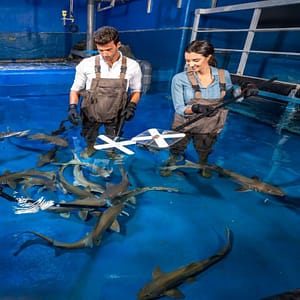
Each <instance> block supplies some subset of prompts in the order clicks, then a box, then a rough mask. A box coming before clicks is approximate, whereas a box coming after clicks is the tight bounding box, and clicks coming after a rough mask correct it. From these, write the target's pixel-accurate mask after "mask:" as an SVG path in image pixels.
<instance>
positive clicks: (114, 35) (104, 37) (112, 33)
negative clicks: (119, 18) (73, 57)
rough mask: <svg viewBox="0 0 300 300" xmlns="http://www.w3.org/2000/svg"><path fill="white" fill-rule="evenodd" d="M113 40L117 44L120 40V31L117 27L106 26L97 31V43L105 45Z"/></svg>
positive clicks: (95, 37)
mask: <svg viewBox="0 0 300 300" xmlns="http://www.w3.org/2000/svg"><path fill="white" fill-rule="evenodd" d="M111 41H113V42H114V44H115V45H117V43H118V42H119V41H120V40H119V32H118V31H117V30H116V29H115V28H113V27H110V26H104V27H101V28H99V29H98V30H97V31H95V33H94V42H95V44H96V45H105V44H108V43H110V42H111Z"/></svg>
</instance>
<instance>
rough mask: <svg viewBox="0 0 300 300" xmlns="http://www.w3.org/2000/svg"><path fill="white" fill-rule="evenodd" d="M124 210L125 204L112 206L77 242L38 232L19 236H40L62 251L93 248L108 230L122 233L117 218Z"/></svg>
mask: <svg viewBox="0 0 300 300" xmlns="http://www.w3.org/2000/svg"><path fill="white" fill-rule="evenodd" d="M123 208H124V205H123V204H118V205H112V206H110V207H109V208H107V209H106V210H105V211H104V212H103V213H102V214H101V215H100V216H99V217H98V221H97V223H96V224H95V225H94V228H93V230H92V231H90V232H89V233H88V234H87V235H86V236H85V237H84V238H82V239H80V240H78V241H75V242H70V243H67V242H60V241H57V240H55V239H52V238H50V237H48V236H46V235H44V234H42V233H39V232H36V231H30V230H29V231H24V232H21V233H19V234H17V236H19V235H21V234H25V233H30V234H33V235H36V236H38V237H39V238H41V239H42V240H44V241H46V242H48V243H49V244H50V245H51V246H53V247H57V248H62V249H80V248H85V247H90V248H92V247H93V246H98V245H100V243H101V240H102V236H103V234H104V232H105V231H106V230H107V229H109V228H110V229H112V230H114V231H116V232H120V226H119V223H118V221H117V217H118V215H119V214H121V212H122V210H123Z"/></svg>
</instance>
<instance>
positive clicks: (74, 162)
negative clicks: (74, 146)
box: [52, 151, 113, 178]
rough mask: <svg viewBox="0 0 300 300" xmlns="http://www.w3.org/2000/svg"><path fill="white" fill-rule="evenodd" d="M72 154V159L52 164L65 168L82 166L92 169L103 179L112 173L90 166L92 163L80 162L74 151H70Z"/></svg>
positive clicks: (108, 170)
mask: <svg viewBox="0 0 300 300" xmlns="http://www.w3.org/2000/svg"><path fill="white" fill-rule="evenodd" d="M72 153H73V156H74V157H73V159H71V160H69V161H67V162H54V163H52V164H53V165H60V166H65V167H67V166H69V165H80V166H84V167H87V168H90V169H92V170H93V171H94V172H95V173H96V176H101V177H104V178H108V177H110V175H111V173H112V171H113V168H109V169H106V168H102V167H99V166H97V165H96V164H92V163H89V162H86V161H81V160H80V159H79V158H78V156H77V154H76V153H75V151H72ZM92 175H94V174H92Z"/></svg>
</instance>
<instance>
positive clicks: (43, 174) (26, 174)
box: [0, 169, 56, 189]
mask: <svg viewBox="0 0 300 300" xmlns="http://www.w3.org/2000/svg"><path fill="white" fill-rule="evenodd" d="M31 177H39V178H47V179H49V180H52V181H54V180H55V179H56V172H54V171H40V170H36V169H28V170H26V171H20V172H10V171H8V170H7V171H5V172H4V173H3V174H2V175H0V184H5V185H8V186H9V187H11V188H13V189H16V187H17V183H18V182H19V181H22V180H23V179H24V178H31Z"/></svg>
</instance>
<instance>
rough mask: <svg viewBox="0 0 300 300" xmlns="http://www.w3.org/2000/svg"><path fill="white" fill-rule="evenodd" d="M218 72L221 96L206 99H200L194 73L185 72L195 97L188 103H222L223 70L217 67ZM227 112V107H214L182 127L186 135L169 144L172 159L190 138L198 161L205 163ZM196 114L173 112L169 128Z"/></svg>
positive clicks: (215, 104) (181, 153)
mask: <svg viewBox="0 0 300 300" xmlns="http://www.w3.org/2000/svg"><path fill="white" fill-rule="evenodd" d="M218 73H219V78H220V83H219V86H220V92H221V97H220V98H219V99H210V100H206V99H202V96H201V91H200V88H199V85H198V83H197V80H196V78H195V75H194V73H193V72H189V71H188V72H187V75H188V78H189V80H190V83H191V85H192V87H193V89H194V91H195V98H193V99H191V100H190V102H189V104H190V105H192V104H200V105H209V106H211V107H212V108H215V107H217V106H218V105H220V104H221V103H222V101H223V98H224V96H225V93H226V85H225V75H224V70H223V69H218ZM227 113H228V110H227V109H224V108H220V109H216V110H215V111H214V113H213V114H212V115H211V116H207V117H203V118H201V119H199V120H197V121H195V122H193V123H192V124H190V125H188V126H186V127H184V128H183V129H182V130H181V131H182V132H184V133H185V134H186V136H185V137H184V138H183V139H181V140H180V141H178V143H176V144H174V145H172V146H171V149H170V151H171V155H172V156H173V160H174V159H175V158H176V157H178V156H183V153H184V150H185V149H186V147H187V146H188V144H189V142H190V140H192V141H193V145H194V148H195V150H196V152H197V154H198V157H199V163H200V164H202V165H204V164H206V163H207V159H208V156H209V154H210V153H211V151H212V147H213V145H214V144H215V142H216V140H217V136H218V133H219V132H221V130H222V129H223V127H224V125H225V122H226V117H227ZM197 116H198V115H197V114H192V115H189V116H188V117H182V116H180V115H178V114H177V113H175V115H174V120H173V124H172V127H171V128H172V129H175V128H176V127H178V126H180V125H182V124H184V123H186V122H187V121H190V120H193V119H194V118H195V117H197Z"/></svg>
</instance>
